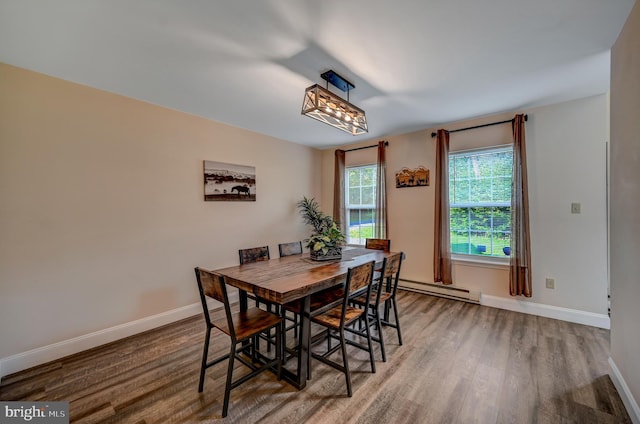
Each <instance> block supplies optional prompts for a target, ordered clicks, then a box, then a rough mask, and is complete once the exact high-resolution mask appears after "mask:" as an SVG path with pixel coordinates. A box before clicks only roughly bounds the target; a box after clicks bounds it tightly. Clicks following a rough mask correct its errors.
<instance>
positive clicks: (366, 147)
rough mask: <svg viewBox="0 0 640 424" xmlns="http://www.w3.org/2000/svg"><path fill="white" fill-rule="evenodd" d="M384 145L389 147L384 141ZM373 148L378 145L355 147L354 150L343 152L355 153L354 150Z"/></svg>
mask: <svg viewBox="0 0 640 424" xmlns="http://www.w3.org/2000/svg"><path fill="white" fill-rule="evenodd" d="M384 145H385V146H388V145H389V142H388V141H385V142H384ZM373 147H378V145H377V144H372V145H371V146H364V147H356V148H354V149H349V150H345V152H353V151H356V150H363V149H371V148H373Z"/></svg>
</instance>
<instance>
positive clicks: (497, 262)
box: [451, 254, 509, 270]
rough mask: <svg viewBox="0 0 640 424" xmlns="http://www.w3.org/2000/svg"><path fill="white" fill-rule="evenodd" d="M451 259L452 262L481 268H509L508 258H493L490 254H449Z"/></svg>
mask: <svg viewBox="0 0 640 424" xmlns="http://www.w3.org/2000/svg"><path fill="white" fill-rule="evenodd" d="M451 260H452V261H453V263H454V264H458V265H464V266H477V267H481V268H495V269H501V270H504V269H507V268H509V259H508V258H494V257H490V256H486V257H483V256H479V255H456V254H452V255H451Z"/></svg>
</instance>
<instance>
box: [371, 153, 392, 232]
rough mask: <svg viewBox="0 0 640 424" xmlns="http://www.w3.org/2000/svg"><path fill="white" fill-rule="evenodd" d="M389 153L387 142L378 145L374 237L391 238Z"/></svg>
mask: <svg viewBox="0 0 640 424" xmlns="http://www.w3.org/2000/svg"><path fill="white" fill-rule="evenodd" d="M386 157H387V153H386V141H380V142H379V143H378V168H377V170H378V174H377V180H376V181H377V186H376V213H375V222H374V227H373V237H374V238H380V239H387V238H389V224H388V220H387V187H386V182H387V158H386Z"/></svg>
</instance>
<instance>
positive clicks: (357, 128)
mask: <svg viewBox="0 0 640 424" xmlns="http://www.w3.org/2000/svg"><path fill="white" fill-rule="evenodd" d="M320 76H321V77H322V79H324V80H325V81H327V84H326V87H327V88H323V87H320V86H319V85H318V84H314V85H312V86H311V87H308V88H307V89H306V90H305V92H304V100H303V102H302V114H303V115H307V116H308V117H310V118H313V119H317V120H318V121H321V122H324V123H325V124H329V125H331V126H332V127H336V128H338V129H340V130H342V131H344V132H348V133H349V134H352V135H358V134H364V133H366V132H368V131H369V128H368V127H367V117H366V116H365V113H364V110H362V109H360V108H359V107H357V106H354V105H353V104H351V103H349V90H351V89H354V88H356V86H355V85H353V84H352V83H350V82H349V81H347V80H345V79H344V78H342V77H341V76H340V75H338V74H336V73H335V72H334V71H332V70H330V71H327V72H325V73H323V74H322V75H320ZM329 83H331V84H332V85H334V86H336V87H338V88H339V89H340V90H342V91H346V92H347V100H344V99H343V98H341V97H340V96H338V95H337V94H334V93H332V92H331V91H329Z"/></svg>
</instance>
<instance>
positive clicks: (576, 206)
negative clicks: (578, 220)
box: [571, 203, 580, 213]
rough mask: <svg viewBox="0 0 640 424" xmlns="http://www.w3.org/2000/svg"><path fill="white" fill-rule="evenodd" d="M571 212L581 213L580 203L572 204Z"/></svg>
mask: <svg viewBox="0 0 640 424" xmlns="http://www.w3.org/2000/svg"><path fill="white" fill-rule="evenodd" d="M571 213H580V203H572V204H571Z"/></svg>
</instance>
